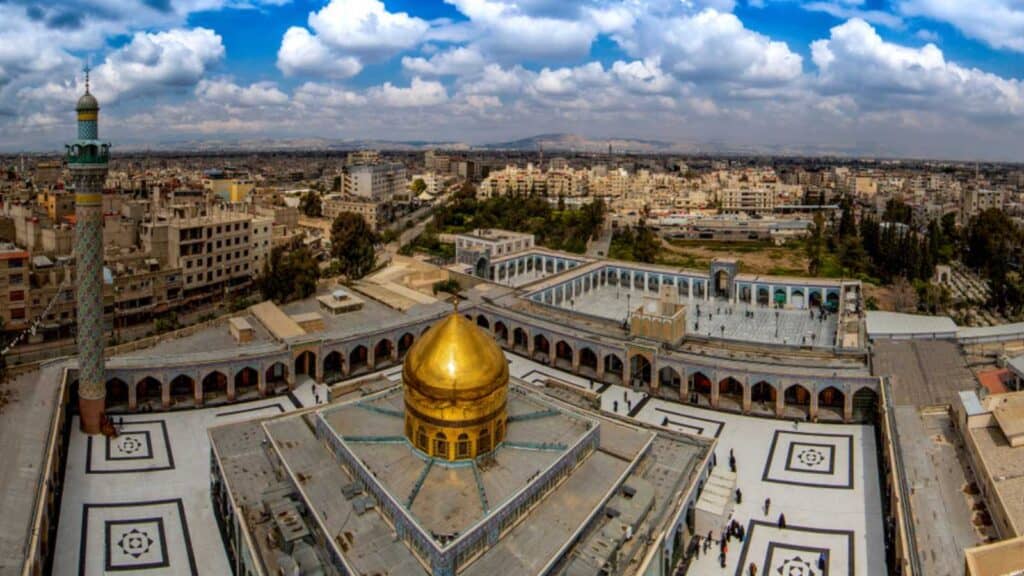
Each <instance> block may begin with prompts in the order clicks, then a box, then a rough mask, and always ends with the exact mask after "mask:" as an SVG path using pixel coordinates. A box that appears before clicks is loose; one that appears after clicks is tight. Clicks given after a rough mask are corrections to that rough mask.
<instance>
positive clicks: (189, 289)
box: [143, 212, 253, 299]
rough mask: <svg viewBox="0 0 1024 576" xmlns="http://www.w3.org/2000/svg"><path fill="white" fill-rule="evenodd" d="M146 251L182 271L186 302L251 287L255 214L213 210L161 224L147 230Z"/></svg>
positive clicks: (145, 237) (144, 235)
mask: <svg viewBox="0 0 1024 576" xmlns="http://www.w3.org/2000/svg"><path fill="white" fill-rule="evenodd" d="M143 241H144V244H145V245H146V248H147V251H148V252H149V253H150V254H152V255H153V257H154V258H157V259H159V261H160V262H161V263H163V264H164V265H165V266H166V267H167V268H180V269H181V271H182V275H183V276H184V282H183V288H184V293H185V297H186V299H189V298H201V297H206V296H209V295H211V294H212V293H216V292H217V291H220V290H223V291H225V292H227V291H231V290H233V289H236V288H240V287H243V286H248V285H249V283H250V282H251V281H252V274H253V270H252V266H253V257H252V246H253V225H252V216H250V215H248V214H244V213H233V212H215V213H213V214H211V215H207V216H197V217H192V218H179V219H175V220H170V221H168V220H162V221H159V222H156V223H148V224H147V225H146V226H144V228H143Z"/></svg>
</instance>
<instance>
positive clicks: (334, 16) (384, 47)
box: [277, 0, 430, 78]
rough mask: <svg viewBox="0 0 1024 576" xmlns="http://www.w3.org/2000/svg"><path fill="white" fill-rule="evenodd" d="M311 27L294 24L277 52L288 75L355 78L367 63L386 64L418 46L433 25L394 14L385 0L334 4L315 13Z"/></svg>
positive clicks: (334, 1)
mask: <svg viewBox="0 0 1024 576" xmlns="http://www.w3.org/2000/svg"><path fill="white" fill-rule="evenodd" d="M308 24H309V29H306V28H302V27H299V26H293V27H291V28H289V29H288V31H287V32H285V35H284V37H283V38H282V40H281V47H280V49H279V50H278V52H277V67H278V68H279V69H280V70H281V71H282V72H284V73H285V75H288V76H293V75H308V76H321V77H327V78H348V77H350V76H355V75H356V74H358V73H359V72H360V71H361V70H362V69H363V65H364V63H365V62H366V61H371V62H372V61H380V60H383V59H386V58H389V57H391V56H393V55H394V54H396V53H398V52H400V51H403V50H407V49H411V48H413V47H415V46H417V45H418V44H419V43H420V42H421V41H422V40H423V39H424V35H425V34H426V32H427V30H428V29H429V27H430V24H428V23H427V22H426V21H425V20H422V19H420V18H416V17H414V16H410V15H409V14H407V13H405V12H396V13H393V12H389V11H388V10H387V8H386V7H385V6H384V3H383V2H380V1H379V0H331V1H330V2H328V4H327V5H326V6H324V7H323V8H321V9H320V10H319V11H317V12H310V14H309V18H308Z"/></svg>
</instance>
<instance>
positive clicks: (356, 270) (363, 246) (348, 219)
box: [331, 212, 379, 280]
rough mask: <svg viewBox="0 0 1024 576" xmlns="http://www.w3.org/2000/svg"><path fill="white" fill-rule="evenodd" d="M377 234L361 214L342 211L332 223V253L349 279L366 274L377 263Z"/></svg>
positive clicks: (355, 278)
mask: <svg viewBox="0 0 1024 576" xmlns="http://www.w3.org/2000/svg"><path fill="white" fill-rule="evenodd" d="M378 241H379V240H378V238H377V234H375V233H374V232H373V230H372V229H370V225H369V224H367V223H366V220H364V219H363V217H362V216H360V215H359V214H355V213H353V212H342V213H341V214H338V217H337V218H335V219H334V224H332V225H331V254H332V255H333V256H334V257H335V258H337V260H338V263H339V264H340V267H341V273H342V274H344V275H345V276H347V277H348V279H349V280H357V279H359V278H362V277H363V276H366V275H367V274H368V273H369V272H370V271H371V270H373V267H374V266H375V265H376V263H377V253H376V252H375V250H374V245H376V244H377V243H378Z"/></svg>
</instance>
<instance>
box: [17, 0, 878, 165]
mask: <svg viewBox="0 0 1024 576" xmlns="http://www.w3.org/2000/svg"><path fill="white" fill-rule="evenodd" d="M0 1H2V0H0ZM609 144H610V145H611V149H612V152H613V153H615V154H622V153H635V154H708V155H714V156H717V155H722V156H735V155H754V156H758V155H766V156H839V157H844V156H845V157H854V156H863V155H865V154H869V155H872V156H878V157H886V156H894V155H893V154H890V153H888V152H889V151H888V150H885V149H884V148H881V147H879V146H877V145H876V146H871V145H868V144H864V143H859V144H857V145H853V146H822V145H818V146H815V145H783V144H778V145H771V144H761V145H744V144H727V143H724V142H717V141H708V142H701V143H695V142H665V141H662V140H643V139H638V138H618V137H613V138H603V139H602V138H590V137H587V136H581V135H579V134H570V133H552V134H538V135H536V136H530V137H528V138H522V139H519V140H511V141H508V142H495V143H490V144H476V145H474V144H467V143H464V142H453V141H430V140H383V139H380V140H378V139H352V140H342V139H327V138H316V137H311V138H248V139H243V138H238V139H193V140H165V141H161V142H155V143H145V144H144V143H131V142H123V143H121V144H119V145H118V146H117V149H118V150H125V151H152V152H181V151H194V152H265V151H271V152H273V151H277V152H300V151H306V150H309V151H332V150H357V149H374V150H393V151H402V152H415V151H424V150H431V149H441V150H450V151H456V152H457V151H471V150H496V151H497V150H508V151H521V152H536V151H537V150H539V149H540V148H541V147H543V149H544V151H545V152H549V153H551V154H558V153H559V152H581V153H597V154H600V153H605V152H607V151H608V146H609Z"/></svg>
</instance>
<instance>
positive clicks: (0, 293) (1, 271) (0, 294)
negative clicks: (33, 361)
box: [0, 244, 30, 330]
mask: <svg viewBox="0 0 1024 576" xmlns="http://www.w3.org/2000/svg"><path fill="white" fill-rule="evenodd" d="M29 270H30V269H29V253H28V252H27V251H25V250H22V249H20V248H18V247H17V246H14V245H13V244H5V245H2V246H0V318H3V321H4V329H5V330H22V329H24V328H27V327H28V323H29V322H30V318H29V290H30V286H29Z"/></svg>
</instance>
